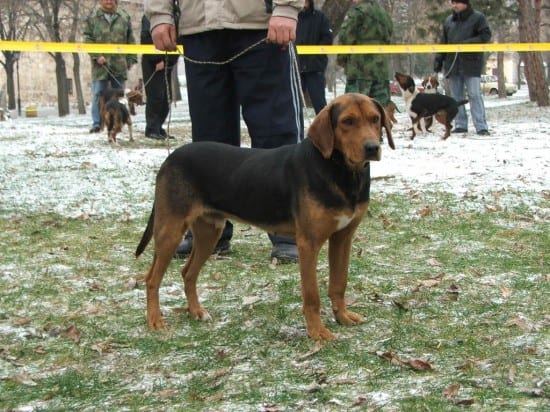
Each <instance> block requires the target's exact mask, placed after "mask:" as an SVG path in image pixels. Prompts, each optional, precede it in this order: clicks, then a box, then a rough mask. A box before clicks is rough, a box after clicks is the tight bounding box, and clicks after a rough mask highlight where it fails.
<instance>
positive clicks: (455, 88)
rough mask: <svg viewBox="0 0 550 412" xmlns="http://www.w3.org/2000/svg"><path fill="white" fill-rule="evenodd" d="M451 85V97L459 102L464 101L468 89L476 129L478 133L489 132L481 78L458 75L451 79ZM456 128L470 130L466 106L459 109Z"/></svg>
mask: <svg viewBox="0 0 550 412" xmlns="http://www.w3.org/2000/svg"><path fill="white" fill-rule="evenodd" d="M449 83H450V87H451V95H452V97H453V98H454V99H455V100H457V101H459V100H464V89H466V92H467V93H468V101H469V103H470V113H471V115H472V122H473V123H474V126H475V128H476V132H479V131H481V130H489V127H488V126H487V119H486V118H485V105H484V104H483V96H482V95H481V78H479V77H466V76H462V75H457V76H451V77H449ZM455 127H456V128H461V129H468V115H467V114H466V109H465V107H464V105H462V106H460V107H459V108H458V114H457V116H456V118H455Z"/></svg>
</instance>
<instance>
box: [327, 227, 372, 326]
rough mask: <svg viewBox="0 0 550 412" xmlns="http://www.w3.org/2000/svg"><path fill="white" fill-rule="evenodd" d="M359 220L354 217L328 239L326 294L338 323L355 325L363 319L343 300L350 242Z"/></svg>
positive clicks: (346, 281) (346, 280)
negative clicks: (350, 309) (347, 224)
mask: <svg viewBox="0 0 550 412" xmlns="http://www.w3.org/2000/svg"><path fill="white" fill-rule="evenodd" d="M359 222H360V220H359V219H356V221H354V222H351V223H350V225H349V226H348V227H346V228H344V229H342V230H340V231H339V232H336V233H333V234H332V236H331V237H330V239H329V249H328V259H329V270H330V274H329V284H328V296H329V298H330V300H331V302H332V312H333V313H334V318H335V319H336V321H337V322H338V323H340V324H342V325H346V326H350V325H356V324H358V323H361V322H362V321H363V317H362V316H361V315H358V314H357V313H354V312H351V311H349V310H348V309H347V307H346V302H345V293H346V287H347V283H348V268H349V259H350V251H351V242H352V240H353V235H354V233H355V229H356V228H357V225H358V224H359Z"/></svg>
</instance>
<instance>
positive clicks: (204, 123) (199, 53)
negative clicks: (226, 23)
mask: <svg viewBox="0 0 550 412" xmlns="http://www.w3.org/2000/svg"><path fill="white" fill-rule="evenodd" d="M266 36H267V31H266V30H229V29H225V30H213V31H208V32H203V33H197V34H192V35H187V36H183V47H184V50H185V56H186V57H189V58H190V59H194V60H197V61H200V62H210V63H214V62H217V63H220V62H225V61H227V60H230V59H231V58H233V57H234V56H237V55H238V54H239V53H241V52H242V51H243V50H247V49H248V48H249V47H250V46H252V45H253V44H255V43H256V42H258V41H260V40H261V39H263V38H265V37H266ZM291 52H292V50H290V48H282V47H281V46H278V45H275V44H271V43H266V42H261V43H260V44H258V45H256V46H254V47H253V48H251V49H250V50H247V51H246V52H245V53H244V54H242V55H239V57H237V58H235V59H233V60H231V61H228V62H226V63H224V64H197V63H193V62H190V61H189V60H187V59H186V60H185V74H186V80H187V96H188V101H189V113H190V116H191V122H192V133H193V141H216V142H222V143H228V144H231V145H234V146H240V144H241V116H242V119H243V120H244V122H245V123H246V126H247V129H248V133H249V135H250V140H251V143H252V147H256V148H274V147H279V146H283V145H287V144H295V143H298V142H299V141H300V140H302V139H303V134H304V132H303V129H304V126H303V115H302V107H301V104H300V103H301V102H300V93H299V90H298V87H299V83H298V78H297V75H298V74H297V73H296V71H295V70H294V63H293V62H292V61H291V57H292V54H291ZM228 223H229V222H228ZM232 230H233V229H232V225H231V223H229V224H228V225H226V228H225V229H224V233H223V234H222V238H226V239H227V238H230V237H231V235H232ZM272 241H273V242H274V243H276V242H285V241H288V242H292V240H291V239H290V240H289V239H281V238H275V239H274V238H272Z"/></svg>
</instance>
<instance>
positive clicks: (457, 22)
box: [434, 0, 491, 136]
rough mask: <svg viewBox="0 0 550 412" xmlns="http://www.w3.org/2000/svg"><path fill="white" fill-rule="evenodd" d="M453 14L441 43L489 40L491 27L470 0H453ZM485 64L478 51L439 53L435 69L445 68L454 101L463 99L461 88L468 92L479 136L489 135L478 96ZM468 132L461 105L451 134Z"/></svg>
mask: <svg viewBox="0 0 550 412" xmlns="http://www.w3.org/2000/svg"><path fill="white" fill-rule="evenodd" d="M451 7H452V10H453V14H451V15H450V16H448V17H447V18H446V19H445V22H444V24H443V34H442V37H441V43H443V44H456V43H459V44H460V43H488V42H489V41H490V40H491V29H490V28H489V24H488V23H487V18H486V17H485V15H484V14H483V13H481V12H479V11H477V10H474V9H473V8H472V6H471V5H470V1H469V0H452V1H451ZM484 64H485V59H484V55H483V53H481V52H467V53H438V54H436V57H435V62H434V71H435V72H436V73H438V72H440V71H441V70H442V69H445V76H446V77H448V78H449V83H450V88H451V95H452V97H453V98H454V99H456V100H463V99H464V88H465V87H466V91H467V93H468V100H469V102H470V113H471V114H472V122H473V123H474V126H475V129H476V132H477V134H478V135H480V136H488V135H489V127H488V126H487V119H486V116H485V106H484V104H483V97H482V95H481V73H482V70H483V66H484ZM467 131H468V115H467V114H466V109H465V108H464V106H460V107H459V108H458V115H457V116H456V118H455V128H454V130H453V133H466V132H467Z"/></svg>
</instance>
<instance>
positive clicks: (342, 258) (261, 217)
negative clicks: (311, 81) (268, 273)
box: [136, 94, 394, 340]
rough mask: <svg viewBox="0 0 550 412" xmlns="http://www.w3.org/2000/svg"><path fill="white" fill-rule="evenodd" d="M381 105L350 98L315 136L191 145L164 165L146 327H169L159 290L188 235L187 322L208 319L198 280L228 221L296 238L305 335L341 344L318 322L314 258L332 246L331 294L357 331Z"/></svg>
mask: <svg viewBox="0 0 550 412" xmlns="http://www.w3.org/2000/svg"><path fill="white" fill-rule="evenodd" d="M383 128H384V129H385V130H386V134H387V138H388V143H389V145H390V146H391V147H392V148H394V143H393V139H392V135H391V127H390V125H389V121H388V119H387V116H386V114H385V112H384V108H383V107H382V106H381V105H380V104H379V103H378V102H377V101H375V100H373V99H371V98H369V97H367V96H364V95H361V94H345V95H342V96H340V97H338V98H336V99H335V100H334V101H332V102H331V103H330V104H329V105H328V106H326V107H325V108H324V109H323V110H322V111H321V112H320V113H319V114H318V116H317V117H316V118H315V120H314V121H313V123H312V124H311V126H310V128H309V130H308V138H307V139H305V140H304V141H302V142H301V143H299V144H296V145H288V146H283V147H279V148H276V149H248V148H237V147H233V146H229V145H225V144H221V143H213V142H199V143H191V144H188V145H184V146H182V147H180V148H178V149H177V150H175V151H174V152H173V153H172V154H170V155H169V156H168V158H167V159H166V160H165V161H164V163H163V165H162V166H161V168H160V170H159V172H158V175H157V180H156V191H155V201H154V204H153V210H152V212H151V215H150V217H149V221H148V223H147V227H146V229H145V232H144V233H143V237H142V239H141V241H140V243H139V245H138V247H137V249H136V256H139V255H140V254H141V253H142V252H143V251H144V249H145V247H146V246H147V244H148V243H149V241H150V240H151V238H153V237H154V240H155V252H154V257H153V263H152V266H151V268H150V270H149V272H148V273H147V277H146V287H147V323H148V325H149V327H151V328H152V329H162V328H164V326H165V325H164V322H163V320H162V314H161V311H160V305H159V287H160V284H161V281H162V278H163V276H164V273H165V272H166V270H167V268H168V264H169V263H170V261H171V259H172V256H174V252H175V251H176V248H177V246H178V244H179V242H180V240H181V238H182V236H183V234H184V233H185V232H186V231H187V230H188V229H191V231H192V232H193V250H192V252H191V255H190V257H189V260H188V261H187V262H186V264H185V266H184V268H183V270H182V276H183V280H184V285H185V287H184V290H185V295H186V297H187V302H188V307H189V312H190V315H191V316H192V317H193V318H194V319H198V320H208V319H210V315H209V314H208V312H207V311H206V309H204V308H203V307H202V306H201V304H200V303H199V299H198V295H197V287H196V283H197V277H198V275H199V271H200V269H201V267H202V266H203V264H204V263H205V261H206V260H207V259H208V257H209V256H210V255H211V254H212V251H213V250H214V247H215V245H216V242H217V240H218V238H219V237H220V235H221V233H222V229H223V227H224V224H225V220H226V219H231V220H238V221H241V222H247V223H249V224H253V225H255V226H257V227H259V228H262V229H264V230H266V231H267V232H269V233H273V234H276V235H280V236H286V237H295V238H296V244H297V247H298V253H299V265H300V275H301V286H302V301H303V312H304V316H305V320H306V327H307V333H308V335H309V336H310V337H311V338H313V339H327V340H328V339H334V335H333V334H332V333H331V332H330V331H329V330H328V329H327V328H326V327H325V325H324V324H323V321H322V320H321V316H320V297H319V287H318V284H317V260H318V255H319V251H320V249H321V247H322V246H323V244H324V243H325V242H326V241H327V240H328V243H329V249H328V254H329V272H330V273H329V281H328V285H329V286H328V295H329V297H330V299H331V302H332V310H333V312H334V316H335V318H336V320H337V321H338V322H339V323H341V324H344V325H354V324H357V323H359V322H361V321H362V319H363V318H362V317H361V316H360V315H358V314H356V313H353V312H351V311H349V310H348V309H347V308H346V302H345V299H344V294H345V291H346V285H347V281H348V265H349V261H350V250H351V243H352V241H353V236H354V233H355V230H356V229H357V226H358V225H359V223H360V222H361V219H362V217H363V215H364V214H365V212H366V210H367V207H368V204H369V190H370V169H369V163H370V162H371V161H377V160H380V158H381V146H380V137H381V134H382V129H383Z"/></svg>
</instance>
